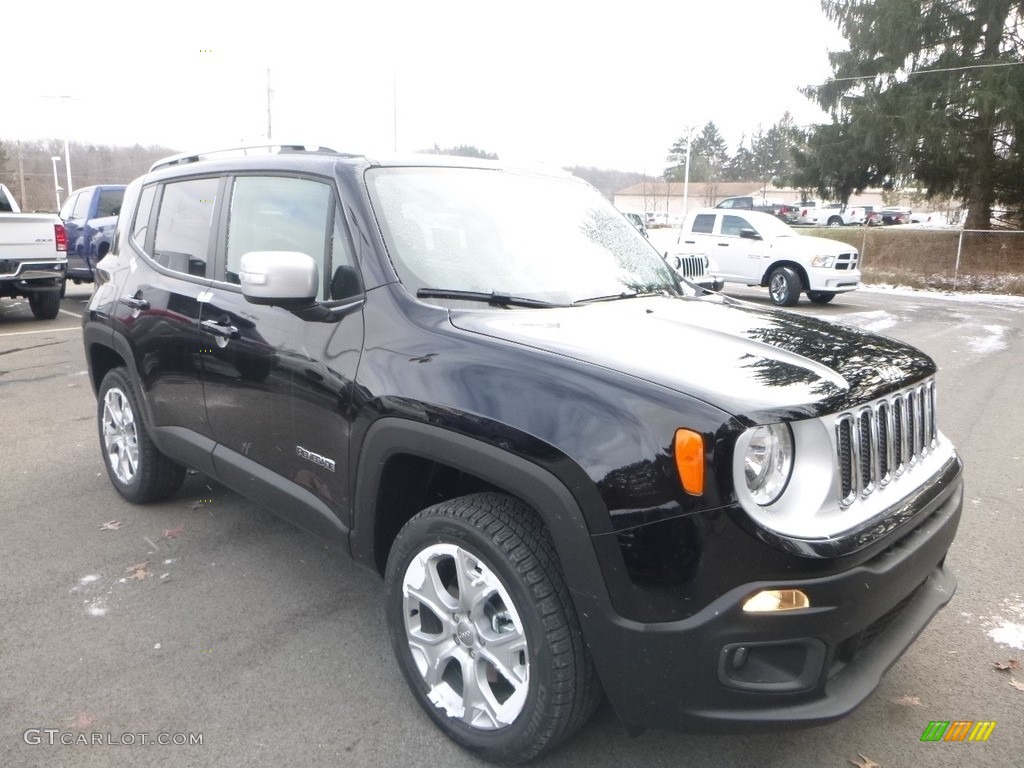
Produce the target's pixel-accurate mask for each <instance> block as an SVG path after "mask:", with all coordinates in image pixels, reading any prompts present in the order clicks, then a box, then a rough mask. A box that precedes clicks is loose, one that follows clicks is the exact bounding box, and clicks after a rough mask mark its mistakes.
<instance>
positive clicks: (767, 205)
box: [715, 195, 796, 221]
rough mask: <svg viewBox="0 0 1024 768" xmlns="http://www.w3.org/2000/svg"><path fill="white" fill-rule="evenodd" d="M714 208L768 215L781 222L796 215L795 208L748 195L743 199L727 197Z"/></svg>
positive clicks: (776, 201)
mask: <svg viewBox="0 0 1024 768" xmlns="http://www.w3.org/2000/svg"><path fill="white" fill-rule="evenodd" d="M715 208H724V209H728V210H744V211H757V212H759V213H770V214H771V215H772V216H775V217H777V218H780V219H782V220H783V221H787V220H788V219H789V217H790V216H791V215H796V212H795V210H794V209H795V206H792V205H788V204H786V203H783V202H780V201H778V200H769V199H768V198H755V197H752V196H750V195H747V196H743V197H727V198H725V199H724V200H722V201H720V202H719V203H718V204H717V205H715Z"/></svg>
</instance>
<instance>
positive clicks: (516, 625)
mask: <svg viewBox="0 0 1024 768" xmlns="http://www.w3.org/2000/svg"><path fill="white" fill-rule="evenodd" d="M385 578H386V598H385V601H386V602H385V605H386V612H387V621H388V631H389V634H390V636H391V643H392V646H393V648H394V651H395V655H396V657H397V659H398V664H399V667H400V668H401V670H402V673H403V675H404V676H405V678H406V681H407V682H408V683H409V686H410V688H411V689H412V691H413V693H414V695H415V697H416V699H417V701H418V702H419V704H420V706H422V707H423V709H424V710H425V711H426V713H427V714H428V715H429V716H430V718H431V719H432V720H433V721H434V723H435V724H436V725H437V726H438V727H439V728H440V729H441V730H442V731H443V732H444V733H445V735H446V736H448V737H449V738H450V739H452V740H453V741H454V742H456V743H457V744H459V745H460V746H462V747H463V748H465V749H467V750H469V751H470V752H473V753H475V754H477V755H479V756H480V757H482V758H484V759H486V760H492V761H496V762H502V763H519V762H524V761H526V760H531V759H533V758H535V757H537V756H538V755H540V754H542V753H544V752H547V751H548V750H550V749H553V748H554V747H555V746H556V745H557V744H558V743H559V742H561V741H563V740H564V739H566V738H567V737H568V736H569V735H570V734H572V733H573V732H574V731H576V730H577V729H578V728H579V727H580V726H581V725H583V723H585V722H586V721H587V719H588V718H589V717H590V716H591V714H593V712H594V709H595V708H596V707H597V704H598V702H599V701H600V697H601V692H600V686H599V684H598V682H597V678H596V674H595V671H594V667H593V663H592V661H591V659H590V655H589V652H588V651H587V648H586V645H585V643H584V642H583V637H582V633H581V631H580V627H579V621H578V619H577V617H576V613H575V609H574V607H573V604H572V600H571V598H570V596H569V590H568V588H567V587H566V585H565V582H564V580H563V578H562V573H561V570H560V567H559V563H558V556H557V554H556V552H555V547H554V544H553V543H552V541H551V539H550V536H549V535H548V532H547V529H546V528H545V526H544V524H543V523H542V522H541V520H540V519H539V518H538V517H537V516H536V514H534V512H533V511H532V510H531V509H530V508H529V507H527V506H526V505H525V504H523V503H522V502H521V501H519V500H517V499H513V498H510V497H508V496H503V495H501V494H497V493H479V494H473V495H470V496H463V497H460V498H456V499H452V500H451V501H446V502H443V503H441V504H437V505H435V506H433V507H430V508H428V509H425V510H423V511H422V512H420V513H419V514H417V515H416V516H415V517H413V518H412V519H411V520H409V522H408V523H406V524H405V526H404V527H403V528H402V530H401V532H399V534H398V537H397V538H396V539H395V542H394V546H393V547H392V549H391V553H390V555H389V556H388V565H387V572H386V575H385Z"/></svg>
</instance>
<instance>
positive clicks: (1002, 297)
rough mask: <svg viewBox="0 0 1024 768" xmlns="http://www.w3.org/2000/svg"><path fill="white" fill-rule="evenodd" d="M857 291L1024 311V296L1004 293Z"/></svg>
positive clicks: (875, 287) (873, 287)
mask: <svg viewBox="0 0 1024 768" xmlns="http://www.w3.org/2000/svg"><path fill="white" fill-rule="evenodd" d="M857 290H858V291H866V292H867V293H887V294H895V295H897V296H913V297H916V298H929V299H942V300H944V301H957V302H962V303H965V304H1002V305H1006V306H1009V307H1014V308H1020V309H1021V310H1024V296H1013V295H1009V294H1004V293H973V292H971V293H946V292H944V291H926V290H922V289H920V288H911V287H909V286H906V285H889V284H887V283H871V284H862V285H861V287H860V288H858V289H857Z"/></svg>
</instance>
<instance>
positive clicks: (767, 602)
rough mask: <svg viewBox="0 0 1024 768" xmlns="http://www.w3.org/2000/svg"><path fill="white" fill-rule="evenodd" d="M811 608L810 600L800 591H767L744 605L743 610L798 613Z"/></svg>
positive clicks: (750, 611) (758, 594)
mask: <svg viewBox="0 0 1024 768" xmlns="http://www.w3.org/2000/svg"><path fill="white" fill-rule="evenodd" d="M810 607H811V600H810V598H808V597H807V595H805V594H804V593H803V592H802V591H801V590H799V589H766V590H765V591H763V592H758V593H757V594H756V595H754V596H753V597H751V598H750V599H749V600H747V602H745V603H744V604H743V610H744V611H746V612H747V613H772V612H775V611H798V610H800V609H801V608H810Z"/></svg>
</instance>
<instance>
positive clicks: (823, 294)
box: [807, 291, 836, 304]
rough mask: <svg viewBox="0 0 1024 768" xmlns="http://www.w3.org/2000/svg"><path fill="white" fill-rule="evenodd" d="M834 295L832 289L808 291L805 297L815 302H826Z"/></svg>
mask: <svg viewBox="0 0 1024 768" xmlns="http://www.w3.org/2000/svg"><path fill="white" fill-rule="evenodd" d="M835 297H836V295H835V293H833V292H832V291H808V292H807V298H808V299H810V300H811V301H812V302H814V303H815V304H828V303H829V302H830V301H832V299H834V298H835Z"/></svg>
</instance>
